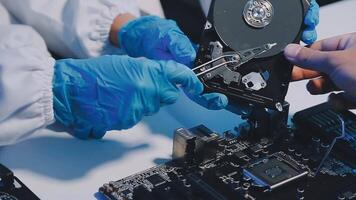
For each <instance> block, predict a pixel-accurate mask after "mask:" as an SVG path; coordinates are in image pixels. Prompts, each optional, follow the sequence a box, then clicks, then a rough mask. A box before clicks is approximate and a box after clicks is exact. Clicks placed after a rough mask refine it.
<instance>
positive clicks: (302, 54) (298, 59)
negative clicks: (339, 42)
mask: <svg viewBox="0 0 356 200" xmlns="http://www.w3.org/2000/svg"><path fill="white" fill-rule="evenodd" d="M284 55H285V57H286V58H287V60H289V61H290V62H291V63H293V64H295V65H298V66H300V67H303V68H307V69H311V70H315V71H319V72H323V73H326V74H329V73H330V72H331V71H332V69H333V68H334V67H333V66H332V65H331V64H330V60H331V59H332V58H333V57H334V52H332V51H328V52H326V51H319V50H314V49H310V48H306V47H302V46H300V45H297V44H289V45H288V46H287V47H286V48H285V49H284Z"/></svg>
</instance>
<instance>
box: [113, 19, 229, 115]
mask: <svg viewBox="0 0 356 200" xmlns="http://www.w3.org/2000/svg"><path fill="white" fill-rule="evenodd" d="M118 34H119V36H118V37H119V38H120V39H119V40H120V47H121V48H123V49H124V50H125V51H126V52H127V53H128V55H130V56H134V57H140V56H142V57H147V58H150V59H156V60H174V61H176V62H179V63H182V64H185V65H188V66H192V64H193V62H194V60H195V57H196V50H195V48H194V46H193V44H192V43H191V42H190V40H189V38H188V37H187V36H186V35H185V34H184V33H183V32H182V31H181V30H180V29H179V27H178V26H177V24H176V23H175V22H174V21H172V20H166V19H162V18H160V17H156V16H146V17H141V18H138V19H135V20H133V21H131V22H129V23H127V24H126V25H125V26H124V27H122V28H121V30H120V31H119V33H118ZM188 97H189V98H190V99H192V100H193V101H195V102H196V103H198V104H200V105H202V106H204V107H206V108H208V109H211V110H219V109H223V108H225V106H227V104H228V100H227V97H226V96H225V95H223V94H219V93H211V94H203V95H201V96H196V95H189V94H188Z"/></svg>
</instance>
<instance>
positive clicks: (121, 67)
mask: <svg viewBox="0 0 356 200" xmlns="http://www.w3.org/2000/svg"><path fill="white" fill-rule="evenodd" d="M176 85H180V86H181V87H182V88H183V89H184V90H185V91H186V92H187V93H189V94H192V95H199V94H201V93H202V91H203V85H202V83H201V82H200V81H199V79H198V78H197V77H196V76H195V74H194V73H193V72H192V71H191V70H190V69H189V68H187V67H186V66H184V65H181V64H179V63H176V62H174V61H153V60H148V59H146V58H130V57H127V56H102V57H99V58H93V59H83V60H75V59H65V60H59V61H57V62H56V65H55V72H54V80H53V93H54V111H55V118H56V120H57V121H58V122H60V123H61V124H63V125H65V126H66V127H68V128H70V129H72V130H73V135H74V136H76V137H78V138H82V139H86V138H90V137H92V138H101V137H103V136H104V134H105V132H106V131H109V130H121V129H128V128H130V127H132V126H134V125H135V124H136V123H138V122H139V121H140V120H141V119H142V117H143V116H147V115H152V114H154V113H156V112H158V110H159V108H160V107H161V106H162V105H167V104H172V103H174V102H175V101H176V100H177V98H178V95H179V88H178V87H177V86H176Z"/></svg>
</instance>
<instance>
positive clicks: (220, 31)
mask: <svg viewBox="0 0 356 200" xmlns="http://www.w3.org/2000/svg"><path fill="white" fill-rule="evenodd" d="M309 5H310V2H309V0H287V1H282V0H215V1H213V2H212V5H211V7H210V11H209V15H208V18H207V22H206V25H205V29H204V32H203V35H202V39H201V43H200V47H199V51H198V56H197V59H196V67H195V68H194V69H193V70H194V72H195V73H196V74H197V76H198V77H199V78H200V80H201V81H202V82H203V83H204V85H205V89H206V92H220V93H223V94H225V95H227V96H228V98H229V101H230V104H232V105H236V104H239V105H241V104H245V105H249V106H254V107H263V108H270V109H274V110H279V111H282V110H283V106H282V105H283V103H284V98H285V95H286V93H287V90H288V85H289V81H290V77H291V71H292V67H293V66H292V65H291V64H290V63H289V62H288V61H287V60H286V59H285V58H284V56H283V49H284V48H285V47H286V46H287V45H288V44H290V43H299V42H300V36H301V32H302V30H303V28H304V27H303V22H304V17H305V15H306V13H307V11H308V8H309Z"/></svg>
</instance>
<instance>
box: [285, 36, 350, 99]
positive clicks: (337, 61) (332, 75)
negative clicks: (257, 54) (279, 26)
mask: <svg viewBox="0 0 356 200" xmlns="http://www.w3.org/2000/svg"><path fill="white" fill-rule="evenodd" d="M284 54H285V56H286V58H287V59H288V60H289V61H290V62H292V63H294V64H295V65H298V66H300V67H294V69H293V73H292V79H293V80H294V81H298V80H304V79H311V80H310V81H309V83H308V85H307V89H308V91H309V92H310V93H311V94H325V93H328V92H332V91H340V90H341V91H344V94H343V95H342V96H344V97H345V102H348V103H347V104H350V102H353V105H356V87H355V85H356V70H355V69H356V33H352V34H346V35H341V36H337V37H333V38H329V39H325V40H321V41H318V42H316V43H314V44H313V45H311V47H310V48H306V47H302V46H300V45H296V44H290V45H288V46H287V47H286V48H285V51H284ZM339 96H340V95H339ZM334 97H335V96H332V97H331V98H334Z"/></svg>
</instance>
